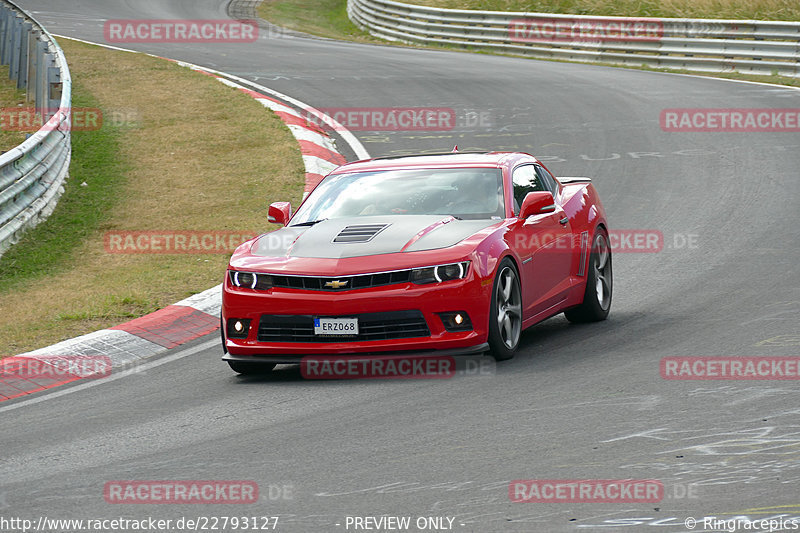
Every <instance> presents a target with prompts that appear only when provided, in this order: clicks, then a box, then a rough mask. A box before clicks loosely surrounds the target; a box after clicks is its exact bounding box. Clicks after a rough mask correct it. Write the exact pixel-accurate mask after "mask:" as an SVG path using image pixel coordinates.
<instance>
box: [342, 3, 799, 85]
mask: <svg viewBox="0 0 800 533" xmlns="http://www.w3.org/2000/svg"><path fill="white" fill-rule="evenodd" d="M347 13H348V16H349V17H350V19H351V20H352V21H353V22H354V23H355V24H357V25H358V26H360V27H362V28H363V29H366V30H367V31H369V32H370V33H371V34H372V35H374V36H376V37H380V38H383V39H388V40H395V41H403V42H408V43H422V44H432V43H434V44H447V45H455V46H459V47H466V48H471V49H475V50H487V51H493V52H500V53H507V54H517V55H524V56H530V57H535V58H542V59H561V60H570V61H582V62H604V63H615V64H622V65H631V66H648V67H665V68H677V69H685V70H693V71H706V72H726V71H727V72H731V71H736V72H746V73H753V74H768V75H769V74H780V75H783V76H800V22H779V21H756V20H715V19H658V18H630V17H595V16H583V15H560V14H551V13H512V12H499V11H473V10H463V9H442V8H433V7H427V6H418V5H410V4H402V3H399V2H393V1H390V0H348V1H347Z"/></svg>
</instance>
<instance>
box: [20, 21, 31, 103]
mask: <svg viewBox="0 0 800 533" xmlns="http://www.w3.org/2000/svg"><path fill="white" fill-rule="evenodd" d="M32 29H33V24H31V23H30V22H26V23H24V24H23V25H22V33H21V34H20V36H19V38H20V43H19V54H17V55H18V57H17V89H24V88H25V87H27V84H28V39H27V36H28V35H30V32H31V30H32Z"/></svg>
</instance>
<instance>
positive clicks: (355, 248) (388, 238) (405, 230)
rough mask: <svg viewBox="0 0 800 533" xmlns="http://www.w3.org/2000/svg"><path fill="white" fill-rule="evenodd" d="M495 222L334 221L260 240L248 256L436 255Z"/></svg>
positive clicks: (418, 218)
mask: <svg viewBox="0 0 800 533" xmlns="http://www.w3.org/2000/svg"><path fill="white" fill-rule="evenodd" d="M499 223H501V221H500V220H458V219H455V218H453V217H452V216H443V215H402V216H371V217H364V216H360V217H349V218H337V219H334V220H323V221H322V222H319V223H317V224H314V225H313V226H310V227H305V226H299V227H298V226H288V227H285V228H282V229H279V230H277V231H274V232H272V233H267V234H265V235H262V236H260V237H259V238H258V239H256V241H255V242H254V243H253V245H252V247H251V249H250V253H251V254H252V255H254V256H260V257H308V258H326V259H340V258H349V257H362V256H368V255H380V254H391V253H398V252H419V251H423V250H436V249H440V248H447V247H450V246H454V245H456V244H458V243H459V242H461V241H462V240H464V239H466V238H467V237H469V236H471V235H473V234H475V233H477V232H479V231H481V230H483V229H485V228H487V227H489V226H492V225H495V224H499Z"/></svg>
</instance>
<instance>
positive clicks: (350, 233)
mask: <svg viewBox="0 0 800 533" xmlns="http://www.w3.org/2000/svg"><path fill="white" fill-rule="evenodd" d="M389 226H390V224H356V225H354V226H347V227H346V228H344V229H343V230H342V231H340V232H339V234H338V235H337V236H336V237H335V238H334V239H333V242H352V243H359V242H369V241H371V240H372V239H373V238H375V235H377V234H378V233H380V232H381V231H383V230H385V229H386V228H388V227H389Z"/></svg>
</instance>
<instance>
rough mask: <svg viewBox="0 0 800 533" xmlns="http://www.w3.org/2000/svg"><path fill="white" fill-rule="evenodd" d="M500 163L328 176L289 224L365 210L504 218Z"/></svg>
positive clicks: (367, 212) (364, 213) (364, 212)
mask: <svg viewBox="0 0 800 533" xmlns="http://www.w3.org/2000/svg"><path fill="white" fill-rule="evenodd" d="M504 205H505V203H504V201H503V174H502V170H501V169H499V168H457V169H454V168H447V169H423V170H384V171H376V172H356V173H351V174H339V175H333V176H328V177H327V178H325V180H324V181H323V182H322V183H320V184H319V186H317V188H316V189H314V192H313V193H311V195H310V196H309V197H308V198H307V199H306V201H305V203H304V204H303V205H302V206H301V207H300V209H299V210H298V211H297V214H296V215H295V216H294V217H293V218H292V223H291V225H292V226H295V225H298V224H309V223H312V222H315V221H319V220H324V219H329V218H342V217H356V216H369V215H453V216H454V217H457V218H462V219H491V218H504V216H505V209H504V207H503V206H504Z"/></svg>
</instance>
